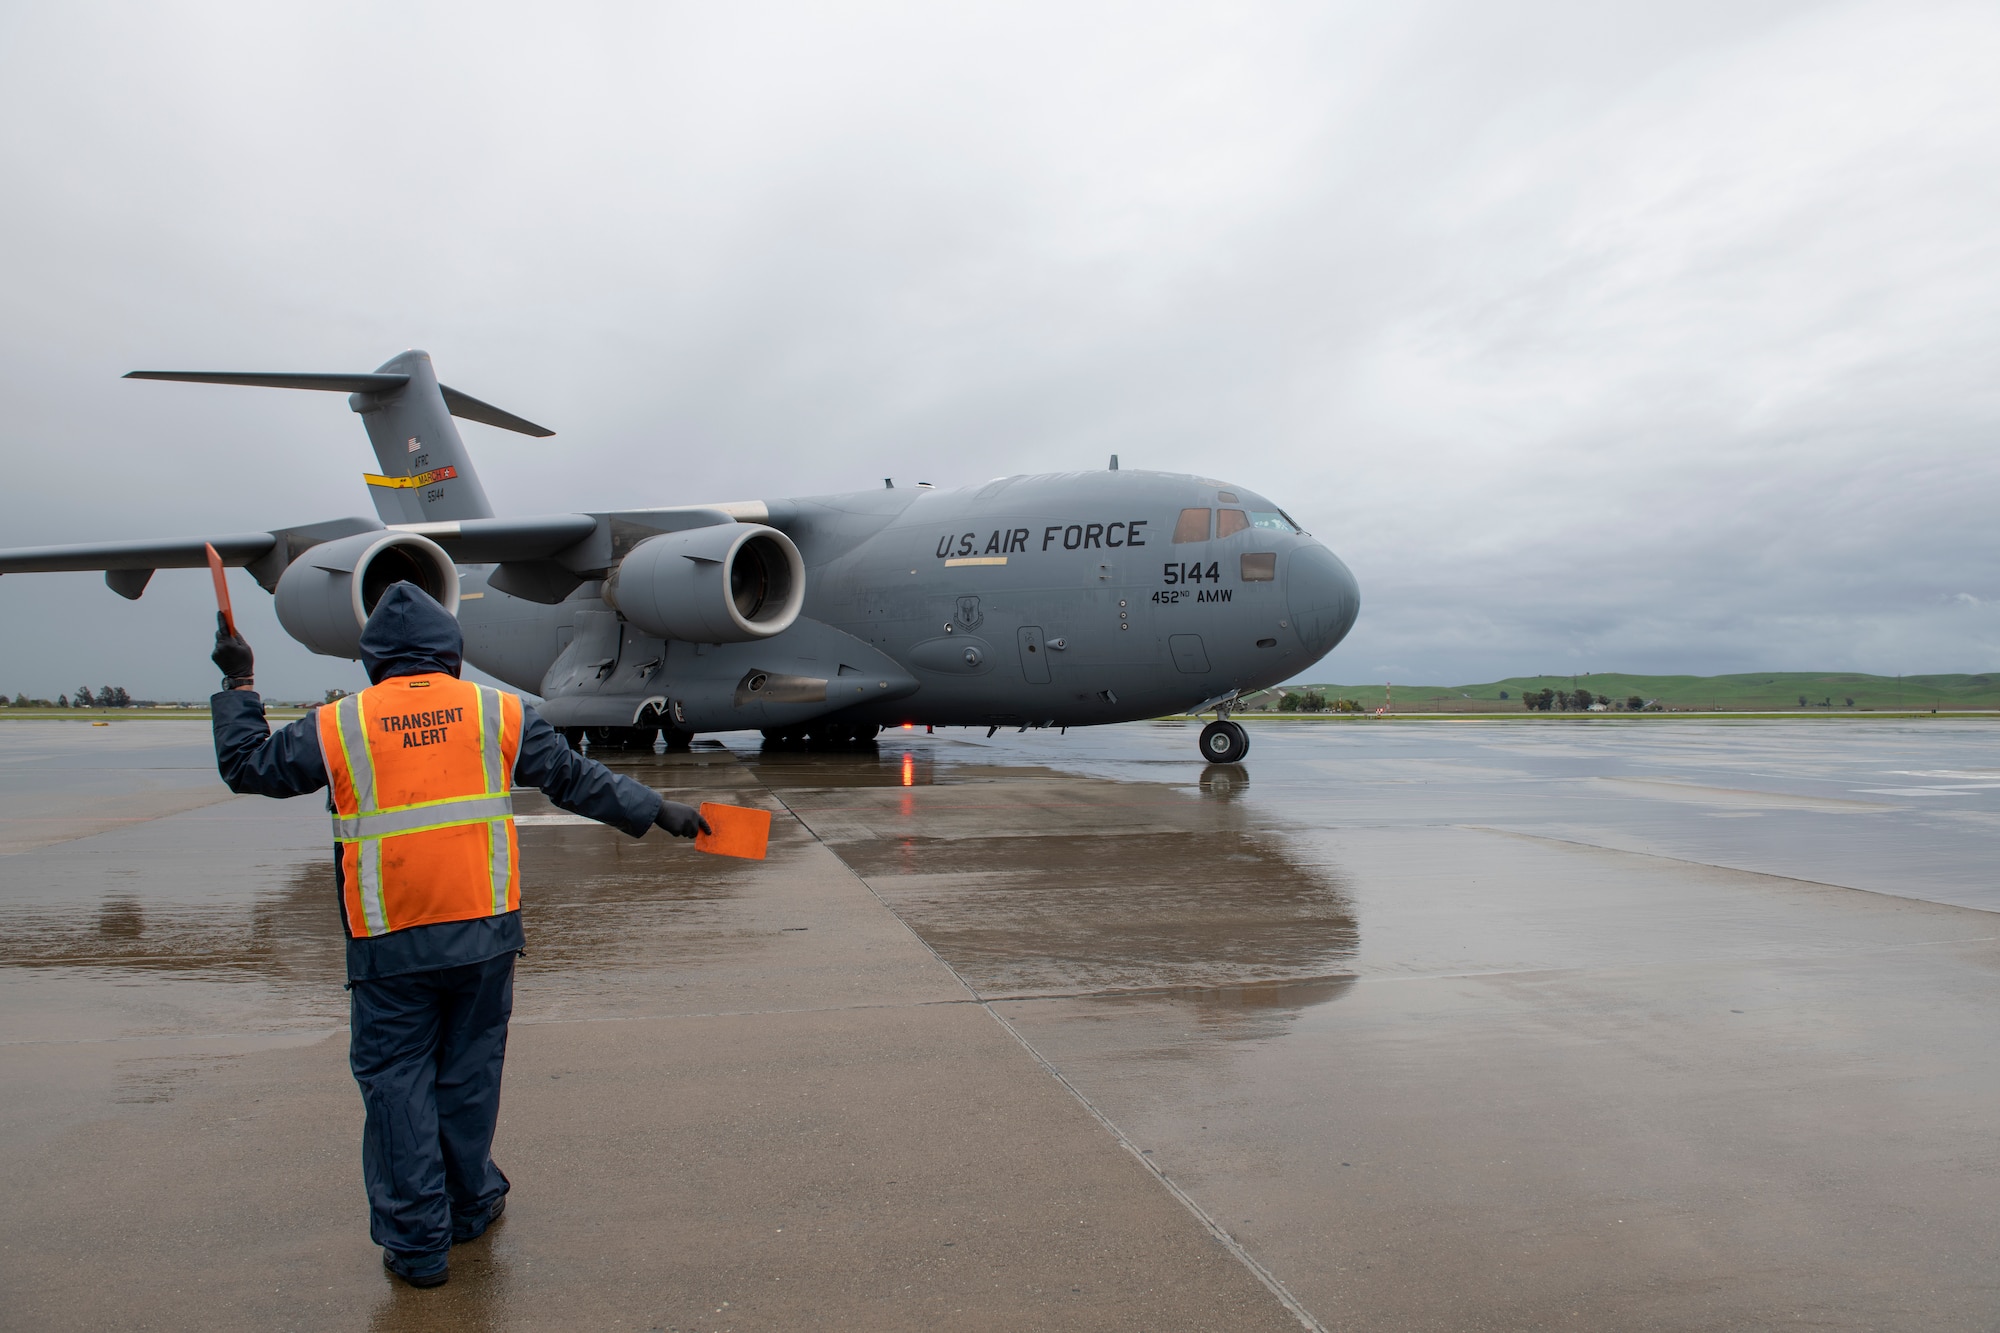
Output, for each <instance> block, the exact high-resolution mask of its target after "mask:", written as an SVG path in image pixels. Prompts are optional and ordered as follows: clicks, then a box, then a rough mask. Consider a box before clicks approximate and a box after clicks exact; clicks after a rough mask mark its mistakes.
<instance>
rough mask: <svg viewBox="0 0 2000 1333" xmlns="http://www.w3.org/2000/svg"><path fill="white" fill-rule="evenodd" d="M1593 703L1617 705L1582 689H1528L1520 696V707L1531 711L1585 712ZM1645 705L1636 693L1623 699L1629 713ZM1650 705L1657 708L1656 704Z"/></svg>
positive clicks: (1604, 695) (1605, 706)
mask: <svg viewBox="0 0 2000 1333" xmlns="http://www.w3.org/2000/svg"><path fill="white" fill-rule="evenodd" d="M1593 704H1595V705H1597V706H1598V707H1599V708H1612V707H1616V706H1617V705H1615V704H1613V703H1612V700H1611V696H1610V695H1608V694H1592V693H1591V692H1590V691H1589V690H1582V689H1579V690H1549V689H1543V690H1529V691H1527V692H1526V693H1524V694H1523V695H1522V696H1521V707H1523V708H1525V709H1527V710H1528V711H1529V712H1531V713H1587V712H1589V711H1590V708H1591V705H1593ZM1647 707H1648V705H1647V703H1646V701H1645V700H1644V699H1642V698H1641V697H1639V696H1638V695H1636V694H1635V695H1632V696H1631V697H1630V698H1628V699H1626V700H1625V701H1624V708H1625V711H1626V712H1629V713H1638V712H1643V711H1644V710H1645V709H1646V708H1647ZM1652 707H1654V708H1657V707H1658V705H1657V704H1655V705H1652Z"/></svg>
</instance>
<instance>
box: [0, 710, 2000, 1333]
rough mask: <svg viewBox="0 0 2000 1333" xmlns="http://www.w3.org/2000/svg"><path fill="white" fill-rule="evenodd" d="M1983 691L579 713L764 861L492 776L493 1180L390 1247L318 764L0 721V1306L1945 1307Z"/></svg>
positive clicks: (1987, 1117)
mask: <svg viewBox="0 0 2000 1333" xmlns="http://www.w3.org/2000/svg"><path fill="white" fill-rule="evenodd" d="M1994 735H1995V733H1994V732H1993V731H1992V729H1991V724H1988V723H1977V722H1971V723H1968V722H1953V721H1942V720H1941V721H1937V722H1928V721H1925V722H1897V723H1872V722H1847V723H1844V724H1828V723H1742V724H1721V723H1681V722H1661V721H1658V720H1655V719H1644V720H1636V719H1635V720H1632V721H1630V722H1623V723H1617V722H1609V721H1605V722H1598V721H1595V720H1592V721H1581V720H1579V721H1578V722H1576V723H1557V724H1554V725H1548V724H1529V725H1525V726H1524V725H1521V724H1518V723H1514V724H1493V723H1486V724H1481V723H1447V724H1390V725H1382V724H1374V723H1362V724H1354V725H1349V724H1333V725H1328V724H1268V725H1257V726H1256V727H1255V729H1254V736H1255V746H1254V748H1253V751H1252V754H1251V757H1250V760H1249V762H1248V763H1247V764H1246V765H1244V766H1243V767H1241V768H1219V769H1218V768H1210V769H1204V768H1203V767H1202V766H1201V764H1200V763H1199V762H1198V760H1196V759H1195V758H1194V757H1193V744H1192V742H1193V737H1194V731H1193V729H1192V728H1186V727H1179V726H1174V725H1170V724H1154V725H1148V726H1134V727H1122V728H1115V729H1109V730H1104V731H1096V732H1073V733H1071V734H1070V735H1068V736H1067V737H1060V736H1056V735H1054V734H1047V733H1031V734H1027V735H1002V736H998V737H995V738H993V739H992V740H990V741H988V740H986V739H985V738H984V736H983V733H977V732H967V733H954V734H951V735H949V736H947V735H939V736H926V735H923V734H922V733H904V732H894V733H889V734H887V735H885V737H884V739H883V743H882V745H881V746H880V747H879V753H877V754H874V755H866V756H863V755H816V754H802V753H771V754H766V753H762V752H760V751H759V750H757V749H756V748H754V747H753V746H752V745H750V744H749V743H748V740H749V738H744V741H745V743H743V744H740V745H733V746H730V747H702V748H700V749H697V750H696V751H695V752H694V753H693V754H691V755H685V756H666V755H660V756H637V757H624V758H621V759H619V760H618V761H617V762H618V766H620V767H621V768H624V769H626V770H627V771H630V772H632V773H633V774H634V775H635V776H638V777H640V778H641V779H642V780H645V781H648V782H650V783H652V784H653V785H655V786H657V787H660V788H662V789H663V790H671V791H675V792H679V793H684V794H685V793H697V792H698V793H702V794H706V795H708V796H710V797H713V798H716V799H734V800H738V801H741V802H744V803H751V804H763V805H767V806H769V807H770V808H772V809H774V811H777V812H778V813H779V814H780V818H779V819H778V820H777V821H776V822H775V823H774V850H773V857H772V860H771V861H770V862H767V863H764V864H762V865H754V864H748V863H733V862H725V861H718V860H713V859H710V858H697V857H695V856H692V855H690V854H684V852H685V849H684V848H678V847H667V848H663V847H661V846H658V845H655V844H654V843H653V842H652V841H651V840H648V841H647V842H642V843H633V842H630V841H628V840H625V839H623V838H622V837H621V836H620V835H617V834H615V833H611V832H609V831H606V830H602V829H598V828H596V827H594V826H578V825H576V824H575V823H573V822H571V820H570V819H569V817H567V816H564V815H562V814H560V812H553V811H549V810H548V809H547V808H546V807H544V806H542V805H540V804H539V803H538V798H534V799H524V800H523V801H522V803H521V806H522V810H523V812H524V815H525V818H524V825H525V826H524V828H523V846H524V861H525V863H526V869H527V887H528V892H527V900H528V904H529V905H528V907H527V912H526V914H527V917H528V925H529V931H530V956H529V957H528V958H527V959H526V960H524V962H523V966H522V972H521V981H520V986H519V1000H518V1008H517V1025H516V1028H515V1038H514V1043H513V1053H512V1054H513V1058H512V1059H511V1060H510V1063H509V1070H508V1078H509V1085H508V1094H507V1107H506V1113H505V1117H504V1123H503V1128H502V1138H501V1143H500V1145H499V1149H498V1152H499V1155H500V1157H501V1160H502V1162H503V1164H504V1165H506V1166H507V1168H508V1170H509V1172H510V1174H511V1175H512V1176H513V1178H514V1180H515V1183H516V1197H515V1206H514V1208H512V1209H510V1212H509V1216H508V1219H507V1220H506V1222H504V1223H503V1224H502V1225H501V1227H500V1228H498V1229H496V1232H495V1235H494V1236H493V1238H491V1239H490V1240H487V1241H482V1242H479V1243H478V1244H476V1245H474V1246H471V1247H462V1248H461V1250H460V1252H459V1254H458V1256H457V1257H456V1258H455V1260H454V1265H455V1267H454V1272H455V1276H454V1280H453V1282H452V1284H451V1285H450V1286H449V1287H447V1288H444V1289H442V1290H441V1291H440V1292H438V1293H414V1292H408V1291H405V1290H402V1289H400V1288H396V1287H392V1286H391V1285H389V1284H388V1283H386V1282H385V1281H384V1279H383V1278H382V1277H381V1275H380V1273H379V1270H377V1269H374V1268H373V1267H372V1265H373V1263H374V1260H373V1258H372V1251H370V1250H369V1248H368V1246H367V1242H366V1231H365V1219H364V1214H363V1212H362V1207H361V1201H360V1197H359V1193H360V1192H359V1182H358V1170H357V1164H356V1157H357V1155H358V1154H357V1153H356V1146H357V1145H356V1132H357V1129H358V1121H359V1106H358V1098H357V1097H355V1095H354V1093H353V1092H352V1085H351V1083H350V1082H349V1081H348V1080H347V1076H346V1072H345V1068H344V1041H343V1039H342V1036H341V1034H340V1031H339V1029H340V1026H341V1024H342V1022H343V1018H344V1008H345V1006H344V996H343V995H342V993H341V991H340V989H339V927H338V925H337V922H336V921H335V920H334V918H333V916H332V912H331V907H330V905H329V904H330V895H331V877H330V870H329V867H328V857H327V851H326V848H325V823H324V815H323V814H322V813H321V812H320V810H319V809H318V807H317V804H316V803H315V802H313V801H309V800H307V801H296V802H289V803H271V802H259V801H252V800H234V799H227V798H226V797H224V796H223V795H222V794H221V793H220V789H219V788H218V787H216V786H215V784H214V782H213V777H212V769H211V768H209V767H208V764H209V758H208V754H207V748H206V737H205V734H204V733H203V732H202V730H200V729H199V728H195V727H182V726H180V725H179V724H172V723H160V724H151V725H148V726H144V727H141V726H136V725H134V726H126V727H122V728H119V727H114V728H110V729H96V730H95V731H94V733H91V734H89V735H85V734H84V729H80V728H75V727H66V726H61V725H56V724H48V725H43V724H14V725H11V726H8V727H0V820H4V821H9V822H6V823H0V828H4V829H6V830H9V831H8V832H7V833H6V835H5V836H7V837H8V838H11V839H13V841H10V842H8V843H7V844H6V848H7V849H8V854H5V855H0V902H4V904H5V907H6V910H5V912H4V914H0V997H4V1004H0V1062H4V1065H0V1088H4V1090H0V1162H4V1163H5V1169H6V1170H7V1173H8V1179H9V1180H10V1181H11V1182H13V1184H14V1188H13V1189H12V1190H11V1191H9V1194H8V1196H7V1197H6V1200H5V1202H4V1203H0V1267H4V1279H5V1281H4V1285H5V1287H6V1288H7V1290H8V1291H9V1292H10V1293H13V1296H12V1297H11V1298H10V1302H9V1304H10V1306H11V1308H12V1309H13V1311H14V1314H13V1315H12V1316H8V1317H5V1318H0V1322H7V1319H12V1320H14V1321H16V1322H17V1323H18V1325H19V1326H22V1327H74V1326H81V1325H93V1326H95V1325H98V1324H106V1323H113V1324H121V1323H122V1324H132V1325H134V1326H158V1327H180V1326H187V1325H189V1324H192V1323H196V1322H199V1323H202V1324H203V1325H204V1326H209V1327H230V1326H245V1327H350V1326H354V1325H355V1324H357V1323H363V1322H366V1323H369V1324H370V1326H372V1327H377V1328H385V1329H386V1328H414V1327H431V1326H439V1327H444V1326H465V1327H492V1328H514V1327H544V1326H565V1325H567V1326H576V1325H579V1324H581V1325H587V1326H604V1327H634V1328H651V1327H659V1328H683V1329H691V1328H698V1327H699V1328H708V1327H714V1328H725V1327H727V1328H786V1327H802V1326H817V1327H856V1326H868V1327H934V1326H952V1327H995V1328H998V1327H1009V1328H1031V1327H1050V1328H1077V1327H1103V1328H1258V1327H1271V1328H1283V1327H1292V1328H1296V1327H1299V1326H1301V1324H1302V1323H1304V1324H1306V1325H1312V1324H1314V1323H1317V1324H1318V1325H1320V1326H1324V1327H1328V1328H1335V1327H1354V1328H1399V1329H1402V1328H1409V1329H1432V1328H1435V1329H1464V1328H1495V1329H1514V1328H1543V1327H1577V1328H1604V1327H1620V1328H1627V1327H1630V1328H1676V1329H1678V1328H1725V1327H1726V1328H1740V1327H1773V1326H1778V1325H1792V1324H1810V1325H1813V1326H1818V1327H1832V1328H1912V1329H1914V1328H1990V1327H1993V1326H1994V1325H1995V1324H1996V1322H2000V1282H1996V1281H1995V1279H1994V1278H1993V1276H1992V1274H1993V1273H1994V1271H1995V1265H1994V1260H1995V1259H1996V1257H2000V1254H1996V1251H2000V1230H1996V1228H1995V1226H1994V1222H1995V1220H1996V1217H1995V1214H1996V1207H1995V1203H1994V1199H1995V1189H1994V1187H1995V1184H1996V1176H2000V1161H1996V1157H1997V1156H2000V1154H1996V1150H1995V1148H1994V1146H1993V1145H1994V1142H1995V1131H1996V1129H2000V1099H1996V1096H1995V1094H1996V1092H2000V1059H1996V1055H2000V1045H1996V1043H1995V1041H1994V1039H1993V1029H1994V1025H1993V1021H1992V1019H1991V1018H1990V1015H1991V1014H1992V1013H1993V1012H1994V1005H1995V1001H1996V1000H2000V917H1996V916H1995V915H1993V914H1992V912H1993V909H1995V908H2000V884H1996V883H1995V879H1994V873H1993V870H1992V865H1993V856H1992V850H1993V847H1994V840H1995V833H1996V820H2000V761H1996V759H1995V757H1994V746H1993V737H1994ZM731 739H732V740H734V739H736V738H731ZM198 797H202V798H204V799H199V800H198V799H197V798H198ZM786 811H789V812H791V814H792V815H793V816H795V818H794V819H786V818H784V817H783V816H784V812H786ZM59 821H66V822H59ZM996 1019H997V1020H998V1021H997V1022H996V1021H995V1020H996ZM1288 1305H1289V1308H1288Z"/></svg>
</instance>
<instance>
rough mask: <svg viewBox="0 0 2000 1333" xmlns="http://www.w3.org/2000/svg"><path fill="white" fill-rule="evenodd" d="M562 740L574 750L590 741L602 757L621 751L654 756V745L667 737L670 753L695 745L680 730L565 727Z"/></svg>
mask: <svg viewBox="0 0 2000 1333" xmlns="http://www.w3.org/2000/svg"><path fill="white" fill-rule="evenodd" d="M562 734H563V739H564V740H566V741H568V742H569V748H570V749H572V750H575V749H580V748H581V746H580V745H579V742H582V741H588V742H589V744H590V748H591V749H592V750H593V751H595V752H597V753H599V754H603V753H605V752H607V751H612V750H622V751H626V752H628V753H638V754H651V753H652V752H653V742H655V741H656V740H658V739H659V738H660V737H662V736H664V737H666V741H667V753H669V754H672V753H673V752H674V751H676V750H685V749H687V748H688V747H689V746H690V745H693V744H694V736H693V734H692V733H690V732H685V731H682V730H680V729H679V728H677V727H660V726H657V725H655V726H650V727H565V728H563V733H562Z"/></svg>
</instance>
